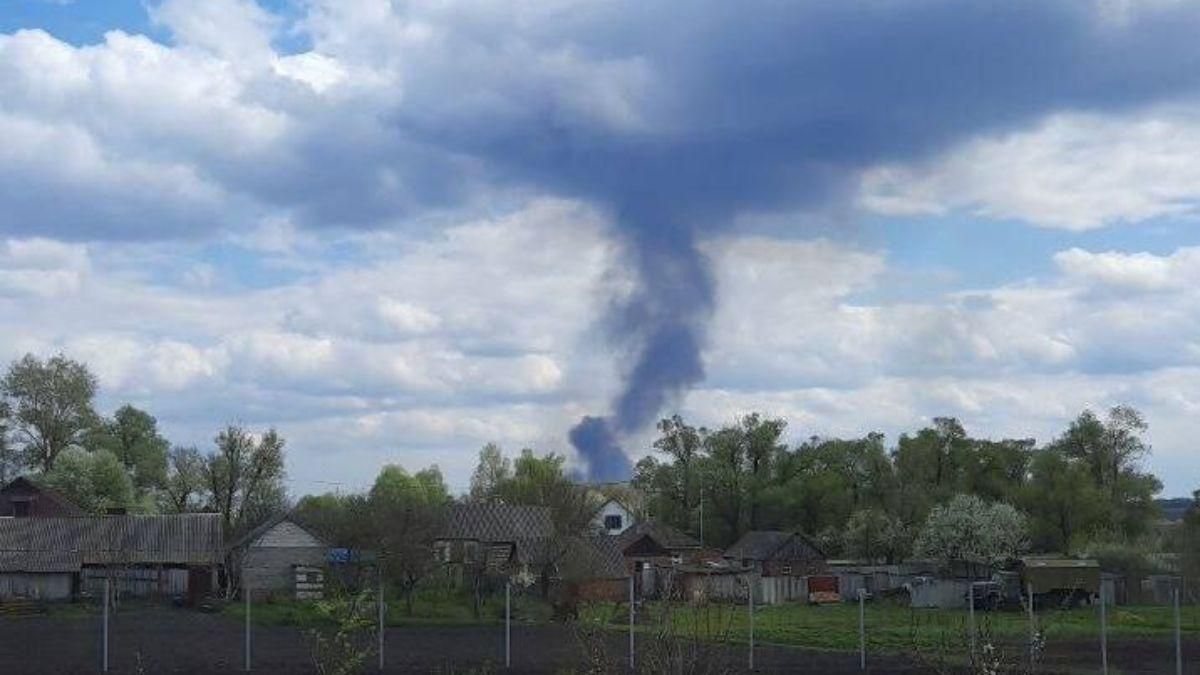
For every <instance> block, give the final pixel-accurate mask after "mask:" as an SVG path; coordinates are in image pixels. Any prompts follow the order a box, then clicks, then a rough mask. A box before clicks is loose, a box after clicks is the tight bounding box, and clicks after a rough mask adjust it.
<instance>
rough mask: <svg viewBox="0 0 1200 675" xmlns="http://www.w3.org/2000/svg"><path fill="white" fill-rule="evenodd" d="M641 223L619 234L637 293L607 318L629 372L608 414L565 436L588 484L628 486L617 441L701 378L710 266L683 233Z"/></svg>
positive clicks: (692, 236) (709, 309)
mask: <svg viewBox="0 0 1200 675" xmlns="http://www.w3.org/2000/svg"><path fill="white" fill-rule="evenodd" d="M639 224H641V223H638V222H637V220H635V219H629V218H627V219H626V220H625V221H624V225H625V227H624V228H623V233H624V234H625V237H626V243H627V247H628V249H629V254H630V255H631V256H633V262H634V263H635V269H636V271H637V287H636V288H635V290H634V292H633V294H632V296H631V297H630V298H629V299H628V300H626V301H625V302H624V303H622V304H621V305H620V306H618V307H616V308H614V310H613V311H612V312H611V313H610V315H609V317H608V322H609V325H608V328H609V337H610V340H611V341H612V342H613V343H614V345H616V346H617V347H618V348H619V350H620V351H621V353H622V354H623V355H625V356H627V357H628V361H629V363H630V364H631V366H630V368H629V370H628V371H627V372H625V373H623V375H624V386H623V387H622V389H621V392H620V393H619V395H618V396H617V398H616V400H615V401H614V402H613V406H612V412H611V413H610V414H609V415H608V416H605V417H591V416H588V417H584V418H583V419H582V420H581V421H580V422H579V424H577V425H576V426H575V427H574V428H573V429H571V432H570V440H571V444H572V445H573V446H575V448H576V450H577V451H578V452H579V455H580V457H581V458H582V459H583V460H584V462H585V463H586V464H587V476H588V478H589V479H590V480H593V481H618V480H626V479H628V478H629V476H630V473H631V467H630V463H629V458H628V457H627V456H626V455H625V453H624V451H622V449H621V447H620V443H619V439H620V436H621V435H623V434H628V433H630V432H633V431H636V430H638V429H640V428H643V427H645V426H646V425H647V424H649V423H651V422H653V421H654V419H655V417H656V416H657V415H658V413H659V412H660V411H661V410H662V409H663V407H664V406H665V405H667V404H668V403H670V402H671V401H672V400H673V399H675V398H677V397H678V396H679V395H680V394H681V393H682V392H683V391H685V390H686V389H687V388H689V387H691V386H692V385H694V384H696V383H697V382H699V381H700V380H702V379H703V378H704V365H703V363H702V361H701V353H700V352H701V349H702V348H703V346H704V342H705V335H706V326H707V324H708V319H709V318H710V316H711V314H712V310H713V290H714V289H713V281H712V275H711V274H710V271H709V268H708V262H707V260H705V258H704V256H703V254H702V253H701V252H700V251H699V250H697V248H696V241H695V233H694V231H693V230H692V229H691V228H689V227H688V226H686V225H672V224H670V223H669V222H660V223H659V224H658V226H657V227H653V226H643V227H638V226H637V225H639ZM631 225H632V226H631ZM647 225H648V224H647Z"/></svg>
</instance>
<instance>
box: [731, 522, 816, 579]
mask: <svg viewBox="0 0 1200 675" xmlns="http://www.w3.org/2000/svg"><path fill="white" fill-rule="evenodd" d="M725 559H726V560H729V561H730V562H731V563H733V564H740V565H741V566H742V567H745V568H749V569H752V570H753V571H755V572H757V573H759V574H760V575H762V576H764V577H774V576H795V577H800V576H810V575H813V574H824V573H825V572H826V571H827V570H828V566H827V565H826V563H825V554H824V553H823V552H821V549H820V548H818V547H817V545H816V544H815V543H813V541H812V540H810V539H809V538H808V537H806V536H804V535H803V534H800V533H799V532H779V531H770V530H758V531H753V532H747V533H746V534H744V535H742V538H741V539H738V540H737V542H736V543H734V545H733V546H730V547H729V549H728V550H726V551H725Z"/></svg>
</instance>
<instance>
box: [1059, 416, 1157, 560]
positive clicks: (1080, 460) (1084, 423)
mask: <svg viewBox="0 0 1200 675" xmlns="http://www.w3.org/2000/svg"><path fill="white" fill-rule="evenodd" d="M1146 429H1147V425H1146V422H1145V420H1143V418H1142V416H1141V414H1140V413H1139V412H1138V411H1136V410H1134V409H1133V408H1130V407H1128V406H1116V407H1114V408H1112V409H1111V410H1110V411H1109V413H1108V417H1107V419H1106V420H1104V421H1101V420H1100V418H1098V417H1097V416H1096V415H1095V414H1094V413H1092V412H1091V411H1090V410H1085V411H1083V412H1082V413H1081V414H1080V415H1079V417H1077V418H1076V419H1075V420H1074V421H1073V422H1072V423H1071V425H1070V426H1069V427H1068V428H1067V431H1066V432H1065V433H1064V434H1063V435H1062V436H1060V437H1059V438H1058V439H1056V440H1055V441H1054V442H1053V443H1051V444H1050V446H1049V448H1048V449H1051V450H1053V451H1056V452H1058V453H1060V454H1061V455H1062V456H1063V457H1065V458H1066V459H1067V460H1068V462H1069V463H1071V464H1073V465H1077V466H1079V467H1081V468H1082V469H1083V472H1084V474H1085V476H1086V479H1087V481H1088V483H1089V484H1090V485H1091V486H1092V487H1093V488H1094V489H1095V491H1096V493H1097V494H1098V495H1099V496H1100V504H1101V508H1102V511H1101V513H1099V514H1098V522H1099V523H1100V526H1102V527H1103V528H1105V529H1111V530H1115V531H1116V533H1117V534H1119V535H1120V536H1121V537H1122V538H1125V539H1135V538H1138V537H1140V536H1141V535H1143V534H1145V533H1146V532H1147V531H1149V529H1150V526H1151V524H1152V523H1153V522H1154V519H1155V518H1156V517H1157V516H1158V508H1157V506H1156V505H1155V504H1154V495H1155V494H1157V493H1158V492H1159V491H1160V490H1161V489H1162V484H1161V483H1160V482H1159V481H1158V479H1157V478H1155V477H1154V476H1153V475H1151V474H1148V473H1143V472H1142V471H1141V461H1142V460H1143V459H1144V458H1145V457H1146V456H1147V455H1148V454H1149V452H1150V448H1149V446H1147V445H1146V444H1145V442H1144V441H1143V440H1142V438H1141V435H1142V434H1143V433H1145V431H1146ZM1079 534H1082V535H1085V536H1092V535H1094V534H1097V533H1096V532H1093V531H1083V532H1080V533H1079ZM1067 543H1070V542H1067Z"/></svg>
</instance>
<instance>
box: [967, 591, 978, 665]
mask: <svg viewBox="0 0 1200 675" xmlns="http://www.w3.org/2000/svg"><path fill="white" fill-rule="evenodd" d="M967 616H968V617H969V619H970V630H971V664H972V665H974V664H975V646H976V644H975V642H976V638H975V633H976V631H975V580H974V579H972V580H971V582H970V585H969V586H967Z"/></svg>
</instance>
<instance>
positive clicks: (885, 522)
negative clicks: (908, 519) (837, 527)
mask: <svg viewBox="0 0 1200 675" xmlns="http://www.w3.org/2000/svg"><path fill="white" fill-rule="evenodd" d="M908 543H909V542H908V536H907V528H905V527H904V525H903V524H902V523H901V522H900V521H899V520H898V519H897V518H895V517H894V516H891V515H888V514H887V513H886V512H884V511H882V510H880V509H875V508H868V509H861V510H858V511H855V512H854V515H852V516H850V519H849V520H848V521H847V522H846V527H845V530H844V531H843V532H842V541H841V552H842V555H846V556H850V557H853V558H857V559H859V560H866V561H870V562H875V561H878V560H884V561H886V562H887V563H889V564H891V563H894V562H896V560H898V559H899V558H901V557H902V556H903V555H904V552H905V550H906V549H907V547H908Z"/></svg>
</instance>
